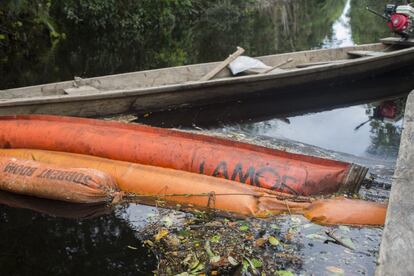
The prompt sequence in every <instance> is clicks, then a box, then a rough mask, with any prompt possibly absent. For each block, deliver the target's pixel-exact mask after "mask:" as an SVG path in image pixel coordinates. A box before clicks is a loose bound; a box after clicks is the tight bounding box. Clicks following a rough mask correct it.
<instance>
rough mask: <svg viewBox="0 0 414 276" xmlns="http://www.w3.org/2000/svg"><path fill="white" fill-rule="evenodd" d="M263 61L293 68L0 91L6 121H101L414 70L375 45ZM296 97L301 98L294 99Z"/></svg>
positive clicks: (204, 68) (178, 72)
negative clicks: (29, 117)
mask: <svg viewBox="0 0 414 276" xmlns="http://www.w3.org/2000/svg"><path fill="white" fill-rule="evenodd" d="M258 59H260V60H261V61H263V62H264V63H265V64H267V65H269V66H275V65H277V64H282V63H284V62H286V61H287V60H289V59H292V61H291V62H289V63H287V64H285V65H283V66H282V67H281V69H276V70H274V71H271V72H269V73H262V74H254V75H244V76H237V77H235V76H231V74H230V71H229V70H228V69H227V68H226V69H224V70H223V71H222V72H221V73H220V74H218V75H217V76H216V77H215V78H214V79H212V80H208V81H200V79H201V78H202V77H203V76H205V75H206V74H208V72H210V71H211V70H212V69H214V68H215V67H216V66H217V65H218V64H219V62H213V63H205V64H196V65H188V66H180V67H172V68H164V69H157V70H147V71H140V72H133V73H126V74H118V75H110V76H103V77H94V78H86V79H81V78H75V80H74V81H65V82H58V83H52V84H44V85H37V86H30V87H23V88H14V89H7V90H2V91H0V115H14V114H34V113H36V114H56V115H70V116H82V117H97V116H107V115H113V114H121V113H130V112H142V111H145V112H149V111H158V110H165V109H168V108H174V107H180V106H186V105H192V106H201V105H209V104H212V103H218V102H230V101H236V100H238V99H245V98H248V97H251V96H254V95H258V94H271V95H275V96H277V95H282V94H286V93H287V92H288V91H290V92H292V91H294V89H297V87H299V86H302V87H303V86H307V87H309V86H310V85H314V84H320V83H334V82H335V83H337V82H342V83H344V84H347V83H349V82H350V81H355V80H361V79H365V78H369V77H372V76H376V75H380V74H386V73H388V72H392V71H395V70H398V69H401V68H410V66H411V67H412V65H413V64H414V47H409V46H401V45H385V44H382V43H376V44H366V45H360V46H353V47H344V48H337V49H322V50H311V51H302V52H293V53H285V54H278V55H270V56H263V57H258ZM333 90H335V89H333ZM312 93H318V91H317V90H316V91H314V92H312ZM291 95H292V98H295V93H293V94H291ZM356 97H358V95H356Z"/></svg>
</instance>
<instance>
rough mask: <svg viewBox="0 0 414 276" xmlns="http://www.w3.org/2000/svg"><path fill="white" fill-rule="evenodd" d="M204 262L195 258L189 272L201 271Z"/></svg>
mask: <svg viewBox="0 0 414 276" xmlns="http://www.w3.org/2000/svg"><path fill="white" fill-rule="evenodd" d="M204 268H205V267H204V264H203V263H200V262H199V261H198V260H197V263H196V265H193V266H192V267H191V273H192V274H197V273H199V272H201V271H202V270H204Z"/></svg>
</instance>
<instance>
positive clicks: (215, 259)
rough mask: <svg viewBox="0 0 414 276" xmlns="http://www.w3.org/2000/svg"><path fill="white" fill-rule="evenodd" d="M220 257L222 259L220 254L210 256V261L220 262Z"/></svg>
mask: <svg viewBox="0 0 414 276" xmlns="http://www.w3.org/2000/svg"><path fill="white" fill-rule="evenodd" d="M220 259H221V257H220V256H212V257H210V263H213V264H214V263H217V262H219V261H220Z"/></svg>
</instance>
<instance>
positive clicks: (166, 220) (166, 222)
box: [162, 216, 173, 227]
mask: <svg viewBox="0 0 414 276" xmlns="http://www.w3.org/2000/svg"><path fill="white" fill-rule="evenodd" d="M162 222H163V223H164V225H165V226H166V227H171V226H172V225H173V220H172V218H171V217H170V216H164V217H163V218H162Z"/></svg>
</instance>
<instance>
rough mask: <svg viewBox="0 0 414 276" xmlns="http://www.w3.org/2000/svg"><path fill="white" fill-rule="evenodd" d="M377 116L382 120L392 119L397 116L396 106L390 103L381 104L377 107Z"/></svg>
mask: <svg viewBox="0 0 414 276" xmlns="http://www.w3.org/2000/svg"><path fill="white" fill-rule="evenodd" d="M379 115H380V116H381V117H383V118H388V119H394V118H395V117H396V116H397V106H396V104H395V103H394V102H392V101H387V102H383V103H381V104H380V106H379Z"/></svg>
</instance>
